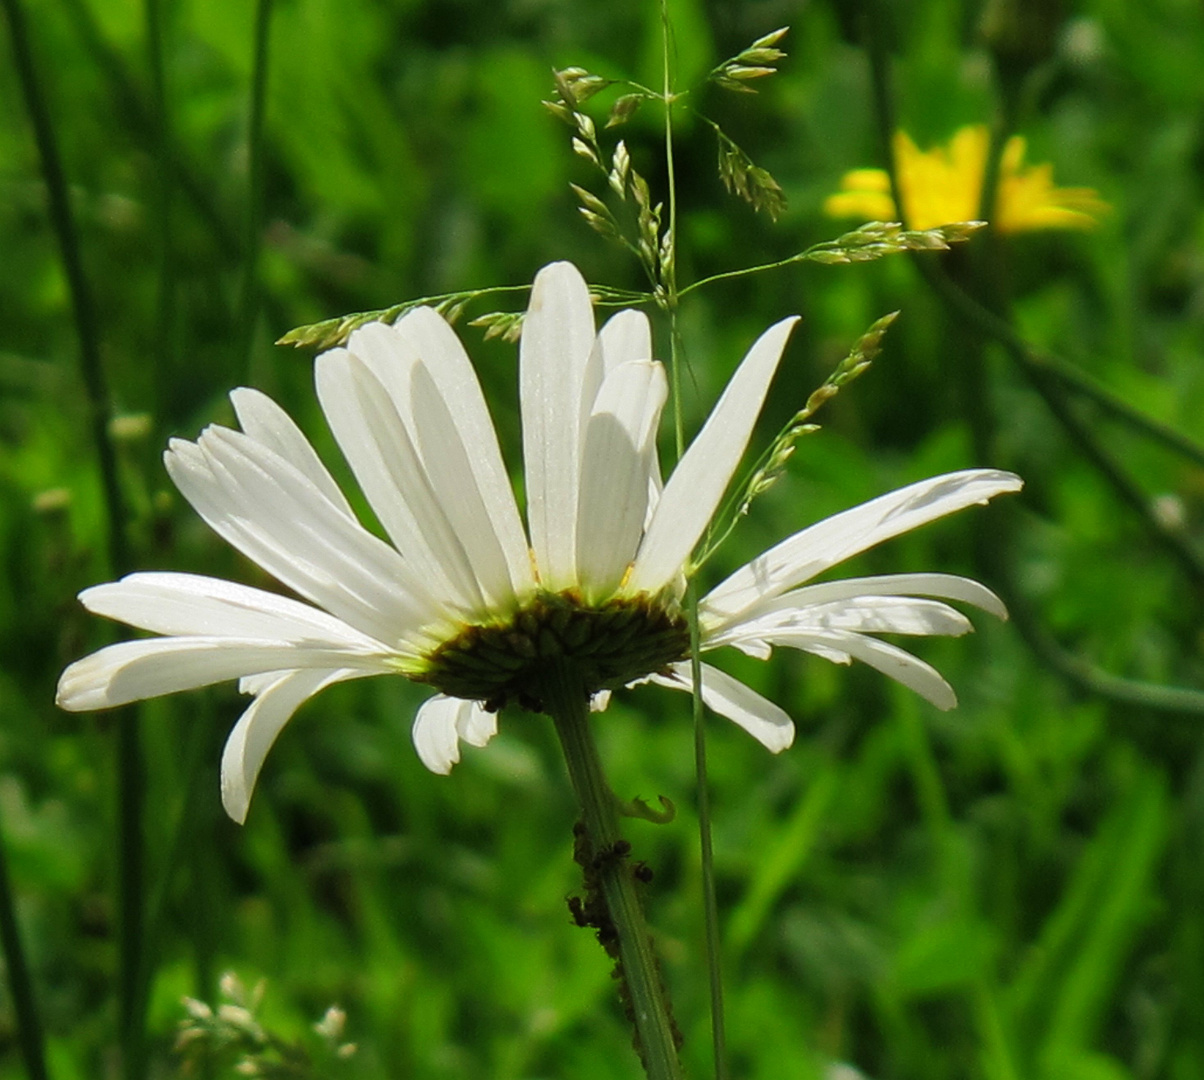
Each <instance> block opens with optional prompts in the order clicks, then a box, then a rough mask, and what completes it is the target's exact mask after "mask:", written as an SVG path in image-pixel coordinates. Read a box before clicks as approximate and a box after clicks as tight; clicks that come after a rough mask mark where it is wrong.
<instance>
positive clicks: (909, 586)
mask: <svg viewBox="0 0 1204 1080" xmlns="http://www.w3.org/2000/svg"><path fill="white" fill-rule="evenodd" d="M863 596H939V597H940V598H941V599H943V600H960V601H962V602H963V603H966V604H973V605H974V606H975V607H977V608H981V609H982V610H983V611H986V612H988V613H990V614H991V615H994V616H995V617H996V618H999V619H1005V620H1006V619H1007V617H1008V611H1007V608H1006V607H1004V605H1003V601H1002V600H1000V599H999V597H998V596H996V595H995V594H994V593H993V592H991V590H990V589H988V588H987V587H986V586H985V585H980V584H979V583H978V582H977V581H973V580H971V579H970V578H965V577H959V576H958V575H956V574H937V573H921V574H881V575H876V576H874V577H863V578H845V579H844V580H842V581H825V582H823V583H822V584H820V585H806V586H804V587H803V588H801V589H791V590H790V591H789V592H784V593H782V594H781V595H780V596H773V597H770V598H769V599H766V600H763V601H760V602H758V603H756V604H754V605H753V606H752V607H750V608H749V609H748V610H747V611H746V612H744V613H743V614H742V615H741V617H740V618H741V621H745V620H752V619H759V618H761V617H762V616H763V615H765V614H767V613H769V612H773V611H782V610H786V609H798V608H803V607H806V606H808V605H810V604H825V603H831V602H832V601H835V600H853V599H856V598H858V597H863ZM721 622H722V623H727V622H730V620H716V619H715V618H714V616H712V617H711V618H710V619H708V618H706V617H705V616H704V617H703V619H702V625H703V631H704V635H705V634H706V633H707V632H709V631H710V630H712V629H713V628H715V627H717V626H719V625H720V624H721Z"/></svg>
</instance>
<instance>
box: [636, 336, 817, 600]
mask: <svg viewBox="0 0 1204 1080" xmlns="http://www.w3.org/2000/svg"><path fill="white" fill-rule="evenodd" d="M796 322H798V319H797V318H789V319H783V320H782V321H781V322H779V323H775V324H774V325H773V326H771V327H770V328H769V329H768V330H766V331H765V333H763V334H762V335H761V336H760V337H759V338H758V339H757V341H756V342H755V343H754V345H753V347H752V348H751V349H749V350H748V355H747V356H745V358H744V360H743V362H742V363H741V364H740V367H739V368H738V369H737V370H736V373H735V374H734V375H733V376H732V378H731V381H730V382H729V383H728V384H727V387H726V389H725V390H724V391H723V396H722V397H720V399H719V402H718V404H716V406H715V409H714V411H713V412H712V413H711V415H710V416H709V417H708V418H707V421H706V423H705V424H704V425H703V427H702V430H701V431H700V432H699V433H698V436H697V437H696V438H695V439H694V441H693V442H692V443H691V444H690V448H689V449H688V450H687V451H686V452H685V454H684V455H683V456H682V459H681V461H680V462H678V465H677V468H676V469H674V470H673V475H672V476H670V477H669V482H668V483H667V484H666V485H665V490H664V491H663V492H662V493H661V498H660V501H659V502H658V503H657V506H656V512H655V513H654V514H653V516H652V521H651V522H650V524H649V526H648V532H647V533H646V534H645V536H644V542H643V543H642V544H641V545H640V551H639V554H638V555H637V556H636V560H635V566H634V567H633V569H632V573H631V579H630V580H629V582H628V584H627V586H626V591H628V592H629V593H633V594H634V593H640V592H650V593H651V592H657V591H659V590H660V589H661V588H663V587H664V586H665V585H666V584H668V583H669V582H670V581H672V580H673V578H674V577H675V576H676V575H677V574H678V573H679V572H680V571H681V568H682V566H683V564H684V563H685V561H686V560H687V559H688V558H689V557H690V553H691V552H692V551H693V550H694V545H695V544H696V543H698V538H699V537H700V536H701V535H702V532H703V530H704V529H705V528H706V527H707V524H708V522H710V520H711V515H712V514H714V512H715V508H716V507H717V506H718V505H719V500H720V498H721V497H722V495H723V493H724V491H725V490H726V489H727V485H728V483H729V481H730V480H731V478H732V473H733V472H735V470H736V466H737V465H738V464H739V463H740V458H741V457H742V456H743V454H744V449H745V447H746V446H747V445H748V440H749V438H750V437H751V435H752V430H753V425H754V424H755V423H756V421H757V416H758V415H759V414H760V412H761V405H762V403H763V402H764V400H765V395H766V393H767V392H768V390H769V383H770V381H771V380H772V379H773V376H774V372H776V371H777V367H778V362H779V361H780V360H781V358H782V350H783V349H784V348H785V347H786V339H787V338H788V337H789V336H790V331H791V330H792V329H793V328H794V324H795V323H796Z"/></svg>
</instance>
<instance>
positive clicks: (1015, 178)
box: [824, 124, 1109, 233]
mask: <svg viewBox="0 0 1204 1080" xmlns="http://www.w3.org/2000/svg"><path fill="white" fill-rule="evenodd" d="M990 143H991V138H990V133H989V132H988V130H987V127H986V125H985V124H976V125H971V126H967V127H963V128H960V129H959V130H958V131H957V132H956V133H955V134H954V135H953V138H952V139H950V140H949V142H948V143H947V144H946V145H943V146H934V147H933V148H932V149H931V150H921V149H920V148H919V147H918V146H916V144H915V143H914V142H913V141H912V139H911V136H909V135H908V134H907V132H905V131H898V132H896V133H895V137H894V143H893V150H894V158H895V170H896V176H897V179H898V184H899V188H900V190H901V192H902V198H903V209H904V211H905V213H904V215H902V216H903V217H905V219H906V224H907V226H908V228H911V229H933V228H936V227H937V226H939V225H947V224H950V223H953V222H958V221H972V220H973V219H974V218H977V217H978V215H979V208H980V204H981V202H982V186H983V184H984V183H985V179H986V172H987V155H988V153H989V151H990ZM1026 151H1027V143H1026V141H1025V139H1024V137H1023V136H1022V135H1013V136H1012V137H1011V138H1010V139H1008V141H1007V142H1006V143H1005V144H1004V147H1003V156H1002V158H1001V159H1000V162H999V186H998V190H997V192H996V196H995V207H994V212H993V214H992V221H993V222H994V224H995V227H996V228H997V229H998V230H999V231H1000V232H1004V233H1017V232H1031V231H1033V230H1036V229H1090V228H1092V227H1093V226H1094V225H1095V224H1096V223H1097V221H1098V220H1099V218H1100V216H1101V215H1103V214H1105V213H1107V211H1108V209H1109V207H1108V204H1107V203H1106V202H1104V200H1103V199H1101V198H1100V197H1099V195H1098V194H1096V192H1095V191H1094V189H1092V188H1087V187H1072V188H1065V187H1058V186H1057V185H1056V184H1055V183H1054V180H1053V166H1052V165H1050V164H1049V163H1048V162H1045V163H1042V164H1040V165H1027V164H1025V161H1024V156H1025V153H1026ZM824 213H826V214H827V215H828V216H829V217H838V218H839V217H858V218H861V219H862V220H865V221H899V220H900V213H899V210H898V208H897V207H896V206H895V202H894V199H893V198H891V192H890V177H889V176H887V174H886V171H885V170H884V169H854V170H853V171H852V172H848V173H845V175H844V176H843V177H842V178H841V181H840V191H838V192H837V193H836V194H834V195H829V196H828V198H827V200H826V201H825V202H824Z"/></svg>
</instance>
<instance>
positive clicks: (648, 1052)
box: [542, 663, 682, 1080]
mask: <svg viewBox="0 0 1204 1080" xmlns="http://www.w3.org/2000/svg"><path fill="white" fill-rule="evenodd" d="M542 689H543V694H544V708H545V711H546V712H547V713H548V715H549V716H551V718H552V721H553V723H554V724H555V725H556V734H557V735H558V736H559V737H560V745H561V747H562V749H563V750H564V759H565V762H566V764H567V765H568V770H569V779H570V780H571V781H572V785H573V790H574V791H575V792H576V794H577V800H578V802H579V803H580V805H581V818H582V822H583V824H584V826H585V835H586V838H587V839H588V841H589V851H590V852H592V865H591V867H590V869H592V870H593V871H594V872H596V873H597V876H598V880H599V884H600V887H601V892H602V896H603V898H604V900H605V903H606V915H607V917H608V919H609V921H610V923H611V924H612V926H613V932H614V934H615V935H616V936H617V945H618V959H619V963H620V964H621V965H622V979H623V982H624V983H625V984H626V988H627V996H628V1003H629V1004H630V1007H631V1013H632V1021H633V1023H634V1024H635V1030H636V1046H637V1049H638V1050H639V1053H640V1058H641V1060H642V1061H643V1063H644V1071H645V1072H646V1073H647V1076H648V1080H681V1077H682V1071H681V1065H680V1064H679V1062H678V1059H677V1039H676V1036H675V1029H674V1024H673V1013H672V1010H671V1008H670V1006H669V1000H668V995H667V994H666V992H665V987H664V984H663V983H662V981H661V973H660V966H659V964H658V963H657V960H656V956H655V955H654V954H653V951H652V939H651V936H650V935H649V932H648V925H647V923H646V921H645V919H644V910H643V905H642V904H641V902H640V897H639V893H638V892H637V891H636V880H635V877H634V876H633V874H632V868H631V866H630V865H629V862H628V860H627V859H626V858H625V857H624V849H623V848H622V847H618V848H616V844H619V842H620V841H621V840H622V837H621V836H620V835H619V816H618V810H617V801H616V799H615V796H614V793H613V792H612V791H611V790H610V786H609V785H608V784H607V782H606V777H605V775H604V774H603V772H602V761H601V759H600V758H599V756H598V747H597V745H596V743H595V742H594V736H593V732H592V731H591V730H590V726H589V723H590V713H589V698H588V696H587V694H586V690H585V686H584V684H583V683H582V681H581V679H580V677H579V676H578V675H577V673H576V672H575V671H574V670H573V669H572V668H571V667H570V666H569V665H567V664H565V663H555V664H552V665H550V666H549V667H548V669H547V672H546V675H545V678H544V682H543V687H542Z"/></svg>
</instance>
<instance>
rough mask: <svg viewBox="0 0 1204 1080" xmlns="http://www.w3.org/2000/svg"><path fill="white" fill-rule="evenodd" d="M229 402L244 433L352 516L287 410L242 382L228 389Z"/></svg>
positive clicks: (344, 498)
mask: <svg viewBox="0 0 1204 1080" xmlns="http://www.w3.org/2000/svg"><path fill="white" fill-rule="evenodd" d="M230 402H231V404H232V405H233V406H234V414H235V415H236V416H237V417H238V425H239V427H241V428H242V429H243V431H244V432H246V434H248V435H249V436H251V438H252V439H254V440H255V441H256V442H257V443H260V444H262V445H263V446H266V447H267V448H268V449H269V450H274V451H275V452H276V453H277V454H279V455H280V456H281V457H282V458H284V460H285V461H287V462H289V463H290V464H291V465H293V467H294V468H296V469H297V470H298V471H299V472H301V473H303V474H304V475H305V476H307V477H308V478H309V479H310V481H312V483H313V485H314V487H316V488H317V489H318V490H319V491H320V492H322V494H323V495H325V496H326V498H328V499H329V500H330V502H331V505H333V506H334V507H336V508H337V509H338V510H340V511H342V513H344V514H346V515H347V517H349V518H354V517H355V514H354V513H352V510H351V506H350V504H349V503H348V502H347V499H346V497H345V496H344V495H343V492H342V491H341V490H340V489H339V485H338V484H336V483H335V482H334V477H333V476H331V475H330V473H329V472H328V471H327V469H326V466H325V465H323V464H322V460H321V458H319V457H318V454H317V451H316V450H314V448H313V446H312V445H311V444H310V441H309V440H308V439H307V438H306V437H305V435H304V433H303V432H302V431H301V429H300V428H299V427H297V425H296V424H295V423H294V422H293V418H292V417H291V416H289V414H288V413H286V412H285V411H284V410H283V409H282V408H281V407H280V406H279V405H277V404H276V402H274V401H273V400H272V399H271V398H270V397H268V396H267V394H263V393H260V392H259V391H258V390H251V389H248V388H247V387H245V386H240V387H239V388H238V389H237V390H233V391H231V392H230Z"/></svg>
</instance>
